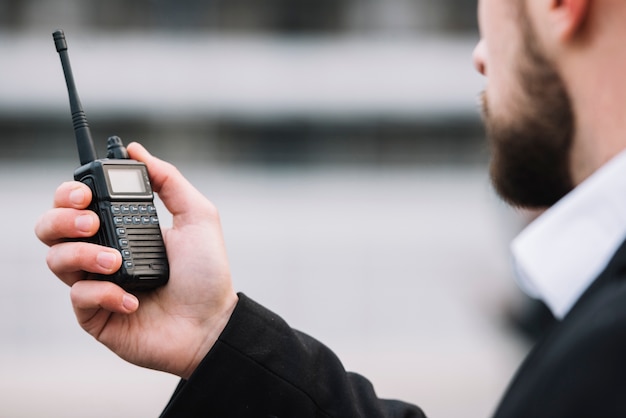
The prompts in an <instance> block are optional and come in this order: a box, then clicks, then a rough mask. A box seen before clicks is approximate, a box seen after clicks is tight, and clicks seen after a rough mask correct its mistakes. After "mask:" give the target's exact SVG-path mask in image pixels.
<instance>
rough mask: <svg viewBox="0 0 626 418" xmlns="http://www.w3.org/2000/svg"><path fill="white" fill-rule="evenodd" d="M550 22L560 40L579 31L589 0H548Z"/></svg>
mask: <svg viewBox="0 0 626 418" xmlns="http://www.w3.org/2000/svg"><path fill="white" fill-rule="evenodd" d="M550 3H551V5H552V8H551V9H552V10H551V12H552V23H553V25H554V26H553V28H554V30H556V33H557V36H558V37H559V39H561V40H562V41H566V40H569V39H571V38H573V37H574V36H576V34H578V33H579V31H580V30H581V28H582V26H583V25H584V23H585V19H586V18H587V16H588V13H589V3H590V0H550Z"/></svg>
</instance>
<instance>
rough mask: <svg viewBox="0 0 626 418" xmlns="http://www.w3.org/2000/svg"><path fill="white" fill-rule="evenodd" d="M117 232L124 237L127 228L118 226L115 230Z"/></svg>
mask: <svg viewBox="0 0 626 418" xmlns="http://www.w3.org/2000/svg"><path fill="white" fill-rule="evenodd" d="M115 232H116V233H117V236H118V237H122V236H124V235H126V230H125V229H124V228H117V229H116V230H115Z"/></svg>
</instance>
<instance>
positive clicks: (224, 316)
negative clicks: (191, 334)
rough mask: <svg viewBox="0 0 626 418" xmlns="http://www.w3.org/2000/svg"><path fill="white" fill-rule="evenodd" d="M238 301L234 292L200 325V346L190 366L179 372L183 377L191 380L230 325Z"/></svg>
mask: <svg viewBox="0 0 626 418" xmlns="http://www.w3.org/2000/svg"><path fill="white" fill-rule="evenodd" d="M237 302H239V297H238V296H237V294H236V293H232V294H231V295H230V296H229V297H228V298H225V299H224V301H223V303H222V307H221V308H220V309H218V310H217V311H216V313H215V314H214V315H212V316H211V317H210V318H208V319H207V320H206V321H204V323H203V324H202V325H201V326H200V331H199V333H202V335H199V337H200V338H201V340H200V342H199V344H198V348H197V350H196V351H195V353H194V355H193V356H192V359H191V361H190V363H189V364H188V366H187V367H186V368H185V369H183V370H182V371H181V372H180V373H177V374H178V375H179V376H180V377H181V378H182V379H185V380H189V378H190V377H191V375H192V374H193V372H194V371H195V370H196V368H197V367H198V366H199V365H200V363H201V362H202V360H203V359H204V358H205V357H206V355H207V354H208V353H209V351H211V349H212V348H213V346H214V345H215V343H216V342H217V340H218V339H219V337H220V335H221V334H222V331H224V328H226V325H228V322H229V320H230V317H231V316H232V314H233V312H234V310H235V307H236V306H237Z"/></svg>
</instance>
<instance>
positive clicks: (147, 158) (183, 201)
mask: <svg viewBox="0 0 626 418" xmlns="http://www.w3.org/2000/svg"><path fill="white" fill-rule="evenodd" d="M127 150H128V154H129V156H130V157H131V158H133V159H135V160H137V161H141V162H143V163H144V164H146V167H147V168H148V173H149V176H150V182H151V183H152V188H153V190H154V191H155V192H156V193H157V194H158V195H159V197H160V198H161V200H162V201H163V204H164V205H165V207H166V208H167V210H169V211H170V212H171V213H172V215H174V222H175V223H176V222H177V221H181V220H182V221H184V222H186V223H192V222H194V221H198V220H201V219H206V217H207V215H211V214H214V213H215V208H214V207H213V205H212V204H211V202H209V201H208V200H207V199H206V198H205V197H204V196H203V195H202V194H201V193H200V192H199V191H198V190H197V189H196V188H195V187H194V186H193V185H192V184H191V183H189V181H188V180H187V179H186V178H185V177H184V176H183V175H182V174H181V173H180V171H179V170H178V169H177V168H176V167H174V165H172V164H170V163H168V162H166V161H163V160H161V159H159V158H157V157H155V156H153V155H152V154H150V153H149V152H148V151H147V150H146V149H145V148H144V147H143V146H142V145H141V144H139V143H137V142H132V143H130V144H128V146H127ZM177 218H178V219H177Z"/></svg>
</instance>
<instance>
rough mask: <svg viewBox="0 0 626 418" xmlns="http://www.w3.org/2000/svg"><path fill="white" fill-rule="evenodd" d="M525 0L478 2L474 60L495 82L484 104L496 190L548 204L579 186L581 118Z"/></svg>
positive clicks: (517, 201) (521, 201) (515, 200)
mask: <svg viewBox="0 0 626 418" xmlns="http://www.w3.org/2000/svg"><path fill="white" fill-rule="evenodd" d="M525 1H526V0H511V1H502V0H480V1H479V25H480V28H481V42H480V43H479V45H478V46H477V47H476V51H475V53H474V61H475V65H476V67H477V69H478V71H480V72H481V73H482V74H484V75H485V76H486V77H487V79H488V83H487V88H486V90H485V92H484V93H483V96H482V105H483V119H484V123H485V127H486V130H487V136H488V138H489V144H490V147H491V150H492V161H491V167H490V172H491V177H492V182H493V184H494V187H495V189H496V191H497V192H498V194H499V195H500V196H501V197H502V198H503V199H504V200H506V201H507V202H508V203H510V204H512V205H514V206H520V207H529V208H541V207H548V206H551V205H553V204H554V203H556V202H557V201H558V200H559V199H560V198H561V197H563V196H564V195H565V194H567V193H568V192H569V191H570V190H572V188H573V184H572V180H571V175H570V171H569V167H570V164H569V161H570V160H569V157H570V150H571V144H572V140H573V134H574V116H573V111H572V105H571V102H570V99H569V97H568V94H567V90H566V88H565V86H564V83H563V81H562V79H561V77H560V75H559V74H558V72H557V71H556V69H555V67H554V65H553V64H552V62H551V61H550V58H549V57H547V56H545V54H544V53H543V51H542V49H541V46H540V44H539V41H538V39H537V36H536V31H535V30H534V28H533V25H532V22H531V21H530V19H529V17H528V15H527V13H526V11H525Z"/></svg>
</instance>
